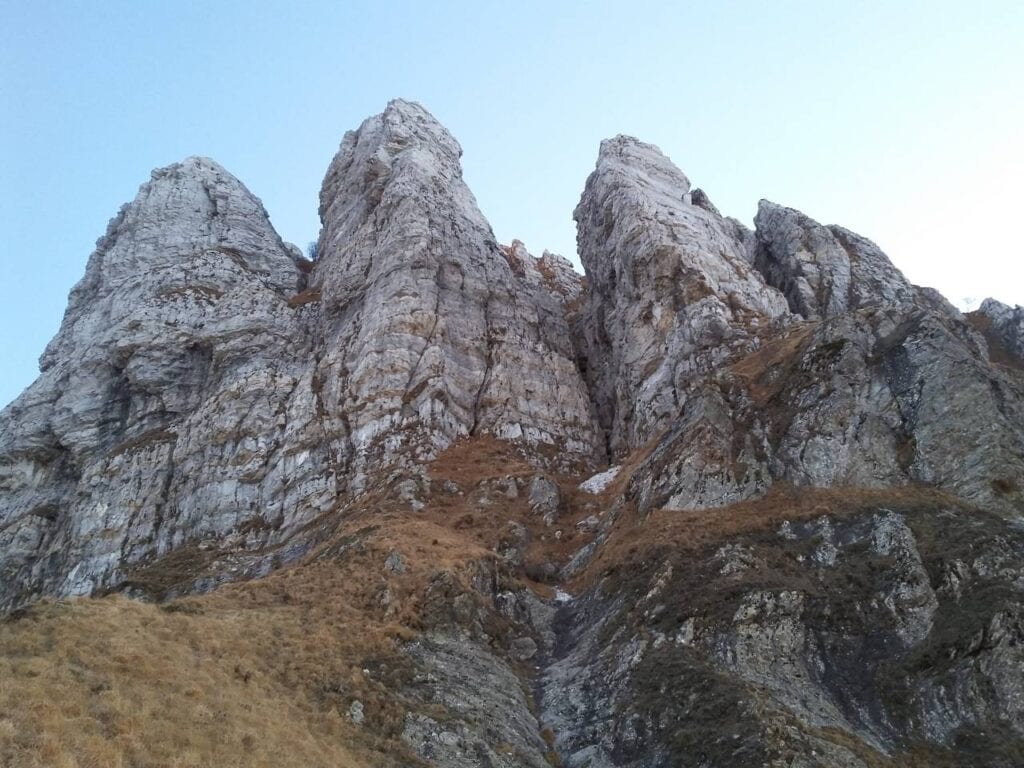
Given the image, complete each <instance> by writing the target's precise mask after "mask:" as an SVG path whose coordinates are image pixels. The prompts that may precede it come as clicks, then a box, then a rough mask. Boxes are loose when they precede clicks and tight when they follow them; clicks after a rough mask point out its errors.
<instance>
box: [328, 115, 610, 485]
mask: <svg viewBox="0 0 1024 768" xmlns="http://www.w3.org/2000/svg"><path fill="white" fill-rule="evenodd" d="M461 151H462V150H461V148H460V147H459V145H458V143H457V142H456V141H455V139H453V138H452V136H451V135H450V134H449V133H448V132H447V131H446V130H445V129H444V128H443V127H442V126H441V125H440V124H439V123H438V122H437V121H436V120H435V119H434V118H433V117H432V116H431V115H430V114H429V113H427V112H426V111H425V110H424V109H423V108H422V107H420V106H419V105H417V104H412V103H409V102H403V101H395V102H392V103H391V104H390V105H389V106H388V108H387V109H386V110H385V111H384V113H383V114H381V115H378V116H376V117H372V118H370V119H369V120H367V121H366V122H365V123H363V125H362V126H361V127H360V128H359V130H358V131H355V132H353V133H349V134H348V135H346V137H345V139H344V141H343V142H342V145H341V149H340V150H339V151H338V154H337V156H336V157H335V158H334V161H333V162H332V163H331V166H330V168H329V169H328V172H327V176H326V178H325V180H324V186H323V190H322V192H321V196H320V215H321V218H322V220H323V224H324V226H323V232H322V234H321V237H320V246H319V252H320V254H321V256H320V260H319V262H318V264H317V266H316V269H315V270H314V272H313V275H312V276H311V285H313V286H314V288H316V289H318V290H320V291H321V292H322V303H321V307H322V319H321V322H320V329H321V330H320V333H321V334H322V338H323V348H324V352H323V356H322V359H320V360H319V361H318V362H317V376H318V381H319V383H320V387H321V391H320V397H321V400H322V402H323V408H324V410H325V412H326V413H328V414H330V416H329V417H328V419H327V421H326V422H325V428H326V430H327V432H328V434H329V435H330V436H331V437H332V438H333V437H336V436H337V437H341V436H344V438H345V440H346V441H347V443H348V449H349V451H350V456H349V457H347V458H344V459H343V460H344V461H349V462H351V463H352V466H351V471H350V474H351V475H352V481H353V482H355V483H356V485H357V487H358V486H361V485H363V484H364V483H365V482H366V477H367V473H368V471H374V470H376V469H377V468H379V465H380V463H381V462H382V461H383V462H385V463H389V462H390V461H391V460H392V458H393V456H394V455H395V454H396V453H398V452H399V449H400V448H401V449H402V450H403V451H404V450H407V449H411V450H412V453H411V454H410V455H412V456H413V457H414V458H417V459H419V460H422V459H423V458H426V457H428V456H430V455H432V454H433V453H435V452H436V451H437V450H438V449H440V448H443V447H445V446H446V445H448V444H449V443H451V441H453V440H455V439H457V438H459V437H465V436H467V435H470V434H480V433H490V434H494V435H497V436H499V437H503V438H507V439H510V440H516V441H522V442H524V443H526V444H528V445H530V446H534V447H537V448H544V447H546V448H547V449H549V450H550V451H551V452H552V453H555V454H558V455H560V456H563V457H565V458H566V459H568V460H573V459H575V460H580V461H584V462H590V461H593V460H595V459H596V458H597V456H598V451H599V441H598V439H597V430H596V428H595V424H594V420H593V417H592V414H591V406H590V400H589V397H588V396H587V391H586V388H585V387H584V385H583V382H582V380H581V378H580V376H579V374H578V372H577V370H576V366H575V364H574V361H573V350H572V343H571V339H570V336H569V331H568V326H567V324H566V321H565V318H564V313H563V311H562V306H561V301H562V297H563V295H564V294H563V292H562V291H564V290H578V288H575V286H573V285H572V283H571V281H569V282H568V283H566V281H565V279H564V276H565V274H566V271H565V269H564V267H563V268H561V270H560V272H552V280H551V281H548V280H544V279H538V268H543V266H544V262H538V261H537V260H535V259H533V258H532V257H530V256H529V254H526V253H525V251H523V249H521V248H518V249H517V248H512V249H502V248H501V247H499V245H498V243H497V242H496V241H495V239H494V235H493V233H492V232H491V228H490V225H489V224H488V223H487V221H486V220H485V219H484V217H483V215H482V214H481V213H480V211H479V209H478V208H477V205H476V201H475V200H474V198H473V195H472V193H471V192H470V191H469V189H468V187H466V185H465V183H464V182H463V180H462V171H461V168H460V165H459V156H460V155H461ZM559 275H562V282H561V283H560V282H559ZM566 285H568V286H569V287H568V288H566V287H565V286H566Z"/></svg>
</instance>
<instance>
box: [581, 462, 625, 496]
mask: <svg viewBox="0 0 1024 768" xmlns="http://www.w3.org/2000/svg"><path fill="white" fill-rule="evenodd" d="M621 470H622V467H621V466H615V467H611V468H609V469H606V470H605V471H604V472H599V473H598V474H596V475H594V476H593V477H592V478H590V479H589V480H584V481H583V482H582V483H580V490H581V491H584V492H585V493H593V494H595V495H596V494H598V493H604V491H605V489H606V488H607V487H608V486H609V485H611V484H612V481H613V480H614V479H615V478H616V477H618V475H619V472H620V471H621Z"/></svg>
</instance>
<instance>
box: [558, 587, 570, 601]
mask: <svg viewBox="0 0 1024 768" xmlns="http://www.w3.org/2000/svg"><path fill="white" fill-rule="evenodd" d="M572 601H573V597H572V595H570V594H569V593H568V592H564V591H563V590H561V589H558V588H557V587H556V588H555V602H556V603H571V602H572Z"/></svg>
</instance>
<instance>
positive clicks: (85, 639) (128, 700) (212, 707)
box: [0, 438, 583, 768]
mask: <svg viewBox="0 0 1024 768" xmlns="http://www.w3.org/2000/svg"><path fill="white" fill-rule="evenodd" d="M535 473H536V470H534V469H532V468H531V467H530V466H529V465H528V464H526V463H525V462H524V461H523V460H522V459H520V458H519V457H518V456H517V455H516V454H515V452H514V450H513V449H512V448H511V447H510V446H509V445H508V444H506V443H502V442H500V441H497V440H492V439H489V438H480V439H474V440H472V441H466V442H465V443H462V444H459V445H457V446H455V447H453V448H452V449H450V450H449V451H447V452H445V453H444V454H443V455H442V456H441V457H440V458H439V459H438V461H437V462H435V463H434V464H433V465H432V466H431V475H432V477H433V479H434V480H435V481H436V483H442V482H443V481H444V480H452V481H453V482H456V483H458V484H459V486H460V488H463V489H464V493H463V495H459V494H458V493H444V492H436V493H435V494H434V495H433V498H432V500H431V503H430V504H429V505H428V506H427V508H426V509H425V510H423V511H422V512H412V511H411V510H410V508H409V507H408V505H406V504H400V503H398V502H397V501H395V500H394V499H392V498H390V497H388V495H387V494H386V493H382V494H379V495H375V496H367V497H366V498H365V499H363V501H362V503H361V504H360V505H359V506H358V508H357V509H355V510H348V511H347V512H346V515H347V516H348V517H347V519H346V522H345V524H344V525H343V526H342V527H341V528H340V529H339V531H338V533H337V534H336V535H335V536H334V537H332V538H331V539H330V540H329V541H327V542H325V543H324V544H322V545H321V546H319V547H318V548H317V549H316V550H315V551H314V552H312V553H311V554H310V556H309V557H308V558H307V559H306V560H305V561H304V562H303V563H301V564H299V565H296V566H294V567H291V568H287V569H283V570H280V571H277V572H275V573H273V574H271V575H270V576H268V577H266V578H264V579H260V580H256V581H251V582H246V583H237V584H230V585H226V586H224V587H221V588H220V589H218V590H217V591H215V592H213V593H211V594H208V595H203V596H197V597H191V598H186V599H182V600H176V601H173V602H171V603H165V604H163V605H155V604H152V603H143V602H138V601H134V600H129V599H127V598H124V597H120V596H110V597H105V598H99V599H83V600H73V601H66V602H59V603H53V602H50V603H42V604H39V605H37V606H35V607H33V608H31V609H29V610H28V611H27V612H25V615H24V616H22V617H20V618H17V619H14V620H8V621H5V622H0V765H2V766H5V767H7V766H10V768H22V767H24V768H29V767H32V768H34V767H35V766H61V767H66V768H78V767H84V766H104V767H106V766H121V767H123V768H129V767H131V768H155V767H156V766H181V767H182V768H185V767H186V766H187V767H189V768H193V767H195V768H198V767H199V766H203V767H205V766H218V767H219V766H253V767H257V766H275V768H278V767H279V768H288V767H289V766H335V767H340V768H344V767H346V766H376V765H403V766H413V765H418V764H419V762H418V761H417V760H416V758H415V756H413V755H412V754H411V753H409V752H408V751H407V749H406V748H405V747H404V745H403V744H402V742H401V740H400V734H401V728H402V723H403V721H404V717H405V714H406V711H407V710H408V704H407V703H406V702H404V701H403V700H402V698H401V696H400V695H399V692H400V691H401V688H402V686H403V684H404V681H405V679H406V677H407V676H408V674H409V672H410V669H409V667H408V662H407V661H406V657H405V656H404V654H403V653H402V651H401V646H402V645H403V644H404V643H405V642H407V641H409V640H411V639H413V638H414V637H415V636H416V633H417V632H418V631H419V630H421V629H422V628H423V626H424V624H423V622H424V608H425V604H426V602H427V601H426V597H427V593H428V588H429V585H430V583H431V582H432V580H433V579H435V578H436V577H437V576H438V575H439V574H442V573H447V574H451V575H453V576H454V578H455V580H456V582H457V583H461V584H463V585H465V588H466V589H469V587H468V584H469V583H470V581H471V579H472V576H473V574H474V573H475V567H476V565H477V564H478V563H479V562H480V561H482V560H487V559H491V560H494V559H495V558H496V555H495V554H494V548H495V546H496V544H497V543H498V540H499V538H500V537H501V535H502V532H503V531H504V530H505V528H506V526H507V524H508V521H509V520H510V519H516V520H520V521H522V522H523V523H524V524H525V525H527V527H528V528H530V530H531V532H532V534H533V538H534V542H533V544H532V549H531V552H533V556H535V557H536V558H551V557H562V556H568V553H569V552H570V551H572V550H574V549H575V548H577V547H578V546H580V544H581V542H580V541H579V540H576V541H575V543H574V541H573V540H574V539H577V537H579V536H582V534H577V533H576V532H575V531H574V528H573V523H574V522H575V519H576V518H578V517H579V516H580V515H582V514H583V513H582V512H577V511H575V504H574V503H573V502H572V501H571V500H570V505H569V514H568V516H567V518H566V520H565V521H564V523H565V524H564V526H563V527H564V528H565V529H566V536H565V538H563V540H561V541H557V540H555V539H554V538H553V536H552V531H551V530H550V529H546V528H545V527H544V526H543V523H542V522H541V521H540V520H539V519H538V518H537V517H535V516H534V515H532V513H531V512H530V511H529V508H528V505H527V503H526V499H525V493H522V494H520V498H518V499H515V500H509V501H508V503H507V504H506V503H502V504H501V505H493V506H487V505H486V504H481V503H480V500H481V498H482V494H483V495H486V494H485V493H484V492H483V491H480V490H479V489H478V488H477V486H479V484H480V483H481V481H483V480H487V479H493V478H504V477H506V476H521V477H528V476H532V475H533V474H535ZM556 479H560V480H562V481H563V482H564V483H565V487H566V493H567V495H568V496H569V497H571V498H572V494H574V493H576V491H575V490H574V488H575V484H576V483H578V482H579V478H556ZM436 483H435V484H436ZM545 547H552V548H554V549H556V550H557V551H546V550H545ZM392 551H398V552H400V553H401V555H402V558H403V561H404V563H405V570H404V572H402V573H399V574H395V573H390V572H388V571H387V570H386V569H385V568H384V560H385V559H386V557H387V556H388V554H389V553H391V552H392ZM209 556H210V553H200V552H196V551H193V550H188V549H186V550H182V552H181V553H179V555H178V556H176V558H172V560H173V562H170V563H163V565H162V567H165V569H166V568H170V569H171V571H173V573H177V572H178V571H180V570H182V569H184V570H185V571H188V572H189V573H192V572H193V571H195V570H197V569H198V570H202V568H203V567H204V562H205V560H204V559H203V558H204V557H205V558H207V559H208V557H209ZM179 560H180V561H182V562H178V561H179ZM172 575H173V574H172ZM193 575H194V574H193ZM140 578H141V577H140ZM135 586H136V587H144V586H146V585H145V584H142V583H140V584H136V585H135ZM156 586H157V587H159V586H160V585H156ZM164 586H165V585H164ZM533 586H534V587H535V588H536V589H538V590H539V591H545V588H544V587H543V586H541V585H533ZM160 591H161V589H155V590H154V593H158V592H160ZM385 596H386V597H385ZM356 699H358V700H359V701H360V702H362V704H363V706H364V712H365V718H366V720H365V722H364V724H363V726H361V727H358V726H356V725H354V724H353V723H352V722H351V721H350V719H349V716H348V712H349V707H350V706H351V703H352V702H353V701H354V700H356Z"/></svg>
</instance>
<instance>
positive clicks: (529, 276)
mask: <svg viewBox="0 0 1024 768" xmlns="http://www.w3.org/2000/svg"><path fill="white" fill-rule="evenodd" d="M460 151H461V150H460V149H459V146H458V144H457V143H456V142H455V140H454V139H453V138H452V137H451V136H450V135H449V134H448V132H447V131H446V130H445V129H444V128H443V127H441V125H440V124H439V123H437V121H436V120H434V118H433V117H431V116H430V115H429V114H428V113H427V112H426V111H425V110H423V108H422V107H420V106H418V105H415V104H411V103H408V102H401V101H396V102H392V103H391V104H390V105H389V106H388V108H387V110H386V111H385V112H384V113H383V114H381V115H378V116H376V117H373V118H370V119H369V120H367V121H366V123H364V125H363V126H362V127H361V128H360V129H359V130H358V131H355V132H352V133H350V134H348V135H347V136H346V137H345V140H344V141H343V143H342V146H341V149H340V150H339V153H338V156H337V157H336V158H335V160H334V162H333V163H332V164H331V167H330V169H329V170H328V173H327V177H326V179H325V181H324V189H323V194H322V206H321V215H322V217H323V224H324V227H323V233H322V236H321V240H320V246H319V254H320V257H319V259H318V261H317V262H316V264H315V265H310V264H309V263H308V262H304V261H303V260H301V258H300V257H297V256H296V253H295V251H296V249H295V248H294V246H288V245H286V244H285V243H283V242H282V241H281V239H280V238H279V237H278V235H277V234H276V233H275V232H274V229H273V227H272V226H271V225H270V222H269V219H268V218H267V215H266V212H265V211H264V210H263V207H262V205H261V204H260V202H259V200H257V199H256V198H255V197H254V196H253V195H252V194H251V193H250V192H249V191H248V190H246V189H245V187H244V186H242V184H241V183H240V182H239V181H238V180H237V179H234V178H233V177H232V176H231V175H230V174H228V173H227V172H226V171H225V170H224V169H223V168H221V167H220V166H218V165H216V164H215V163H213V162H212V161H210V160H206V159H201V158H189V159H188V160H186V161H184V162H183V163H180V164H177V165H174V166H170V167H168V168H165V169H162V170H159V171H156V172H155V173H154V174H153V179H152V181H150V182H149V183H148V184H146V185H144V186H143V187H142V189H141V190H140V192H139V195H138V196H137V198H136V199H135V201H133V202H132V203H131V204H129V205H127V206H126V207H125V208H124V209H123V210H122V211H121V212H120V213H119V214H118V216H117V217H116V218H115V219H114V220H113V221H112V222H111V224H110V226H109V228H108V231H107V234H106V235H105V236H104V237H103V238H101V240H100V241H99V243H98V245H97V250H96V252H95V253H94V254H93V256H92V257H91V258H90V260H89V265H88V267H87V269H86V275H85V277H84V278H83V279H82V281H81V282H80V283H79V285H78V286H76V288H75V289H74V290H73V291H72V294H71V298H70V300H69V305H68V311H67V315H66V317H65V320H64V323H63V325H62V327H61V330H60V332H59V333H58V335H57V336H56V337H55V339H54V340H53V342H52V343H51V344H50V345H49V347H48V348H47V350H46V353H45V354H44V355H43V358H42V368H43V372H42V375H41V377H40V378H39V380H38V381H37V382H36V383H35V384H33V385H32V387H30V388H29V390H28V391H26V392H25V394H23V395H22V396H21V397H20V398H19V399H18V400H17V401H15V402H14V403H12V404H11V405H10V406H9V407H8V408H7V409H6V410H5V411H4V412H3V414H2V416H0V422H2V424H3V430H2V435H3V437H2V440H0V488H2V489H3V492H4V498H3V500H2V502H0V574H2V575H3V579H2V586H0V610H5V609H8V610H9V609H10V608H11V607H12V606H14V605H16V604H18V603H19V602H20V601H23V600H26V599H31V598H32V597H33V596H35V595H39V594H58V595H75V594H88V593H91V592H93V591H96V590H99V589H103V588H107V587H115V586H121V587H126V586H131V585H132V584H135V583H136V582H137V581H138V579H137V578H136V577H135V571H136V570H138V569H139V568H143V567H147V566H148V565H150V564H152V563H153V562H154V561H157V560H159V559H161V558H165V557H167V556H169V555H170V554H171V553H173V552H177V551H184V549H185V548H191V549H199V550H201V551H204V552H208V553H210V554H209V556H205V555H204V556H203V559H205V560H210V561H218V562H221V563H224V562H227V561H226V560H225V558H224V557H218V554H219V555H224V554H225V552H234V551H243V552H260V553H262V554H260V555H259V556H258V557H255V558H250V559H249V560H248V561H247V562H246V563H244V564H239V563H235V564H234V565H232V566H231V569H232V573H224V574H222V575H221V576H218V577H216V578H214V580H213V581H212V582H211V581H209V580H208V579H207V578H206V577H205V576H203V575H201V574H202V569H199V571H197V578H200V579H201V580H202V581H203V583H206V584H207V585H209V584H211V583H216V581H218V580H220V579H221V578H230V577H232V575H233V576H239V575H254V574H260V573H264V572H266V569H268V568H269V567H271V564H273V563H276V564H280V563H281V562H287V561H289V560H291V559H294V558H295V557H297V556H299V555H300V554H301V553H302V552H304V551H305V549H306V548H308V546H309V544H310V540H309V539H308V536H309V535H312V533H315V532H314V531H312V529H310V527H309V526H310V523H311V522H312V521H314V520H316V519H318V518H319V517H320V516H322V515H323V514H325V513H327V512H329V511H330V510H333V509H336V508H337V507H338V506H339V505H342V504H344V503H345V502H346V500H350V499H352V498H353V497H355V496H357V495H358V494H360V493H361V492H363V491H365V490H366V489H367V487H368V485H369V484H370V483H371V482H380V481H384V482H394V483H399V482H400V481H399V480H398V479H396V477H397V475H396V474H395V473H398V474H402V475H404V476H405V477H406V481H403V482H405V485H404V486H403V488H404V491H403V493H404V494H405V496H406V498H407V500H408V501H410V503H412V504H414V505H416V504H420V503H422V502H419V501H417V500H416V496H417V494H418V493H419V490H418V489H419V485H418V482H419V481H418V480H417V478H418V477H419V475H420V474H421V470H420V469H419V466H420V464H421V463H422V462H423V461H424V460H426V459H428V458H430V457H431V456H432V455H433V454H435V453H436V452H437V451H438V450H440V449H442V448H444V447H446V446H447V445H449V444H450V443H451V442H452V441H454V440H455V439H457V438H459V437H465V436H468V435H475V434H485V433H486V434H493V435H497V436H499V437H502V438H505V439H508V440H511V441H514V442H517V443H519V444H521V445H522V446H523V449H524V450H525V451H528V452H530V453H531V454H532V455H534V456H536V457H538V460H540V461H543V462H545V463H548V464H550V465H551V466H557V467H560V468H563V469H565V468H570V467H575V466H590V465H593V464H594V463H595V462H596V461H598V460H599V459H600V456H601V455H602V452H603V450H602V445H601V441H600V439H599V438H598V436H597V435H598V430H597V427H596V423H595V420H594V417H593V415H592V410H591V404H590V400H589V397H588V395H587V392H586V389H585V386H584V384H583V381H582V379H581V377H580V375H579V373H578V372H577V369H576V366H575V363H574V350H573V347H572V341H571V337H570V332H569V327H568V324H567V320H566V307H567V305H568V304H569V303H570V302H572V301H575V300H576V299H577V298H578V294H579V290H580V287H579V280H578V279H574V278H573V277H572V276H571V270H570V269H569V268H568V266H567V263H566V262H565V261H564V260H560V259H559V258H558V257H554V256H551V255H549V254H545V256H544V257H543V258H542V259H534V258H533V257H532V256H530V255H529V254H528V253H526V252H525V249H523V248H522V247H521V245H520V246H513V247H512V248H510V249H502V248H500V247H499V246H498V244H497V243H496V242H495V240H494V236H493V234H492V233H491V230H490V227H489V226H488V224H487V222H486V221H485V220H484V218H483V216H482V215H481V214H480V212H479V210H478V209H477V207H476V203H475V202H474V200H473V197H472V195H471V194H470V192H469V190H468V189H467V188H466V186H465V184H464V183H463V182H462V179H461V169H460V167H459V154H460ZM300 289H301V290H300ZM316 535H319V534H316ZM296 536H299V538H298V539H297V538H296ZM303 537H305V538H303ZM282 548H283V549H282Z"/></svg>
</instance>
